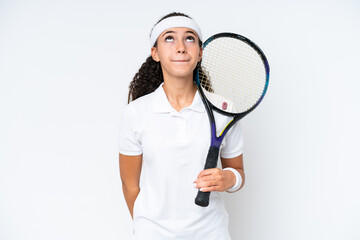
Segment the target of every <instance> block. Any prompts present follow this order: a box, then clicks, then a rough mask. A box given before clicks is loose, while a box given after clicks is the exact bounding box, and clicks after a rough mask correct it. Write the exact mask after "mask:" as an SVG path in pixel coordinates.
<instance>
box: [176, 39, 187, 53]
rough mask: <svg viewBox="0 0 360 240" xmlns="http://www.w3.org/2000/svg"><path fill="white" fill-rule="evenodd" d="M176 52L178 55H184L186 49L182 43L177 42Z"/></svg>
mask: <svg viewBox="0 0 360 240" xmlns="http://www.w3.org/2000/svg"><path fill="white" fill-rule="evenodd" d="M176 52H177V53H180V54H184V53H185V52H186V47H185V44H184V43H183V41H179V42H178V44H177V46H176Z"/></svg>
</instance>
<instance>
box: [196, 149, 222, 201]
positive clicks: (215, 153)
mask: <svg viewBox="0 0 360 240" xmlns="http://www.w3.org/2000/svg"><path fill="white" fill-rule="evenodd" d="M219 151H220V149H219V148H218V147H213V146H210V148H209V152H208V155H207V157H206V162H205V168H204V169H209V168H216V166H217V161H218V157H219ZM209 198H210V192H201V191H200V190H199V191H198V193H197V196H196V198H195V204H196V205H198V206H201V207H207V206H208V205H209Z"/></svg>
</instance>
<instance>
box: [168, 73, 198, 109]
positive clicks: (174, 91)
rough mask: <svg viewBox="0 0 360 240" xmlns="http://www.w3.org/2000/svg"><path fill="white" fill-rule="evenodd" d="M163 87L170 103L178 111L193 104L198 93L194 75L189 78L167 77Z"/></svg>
mask: <svg viewBox="0 0 360 240" xmlns="http://www.w3.org/2000/svg"><path fill="white" fill-rule="evenodd" d="M163 89H164V91H165V94H166V97H167V99H168V101H169V103H170V104H171V106H172V107H173V108H174V109H175V110H176V111H178V112H179V111H180V110H181V109H183V108H184V107H188V106H190V105H191V104H192V102H193V100H194V96H195V93H196V86H195V84H194V82H193V79H192V76H191V78H189V79H173V78H166V79H164V85H163Z"/></svg>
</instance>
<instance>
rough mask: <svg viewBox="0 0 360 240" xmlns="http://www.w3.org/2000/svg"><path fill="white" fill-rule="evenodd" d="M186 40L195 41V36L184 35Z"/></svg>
mask: <svg viewBox="0 0 360 240" xmlns="http://www.w3.org/2000/svg"><path fill="white" fill-rule="evenodd" d="M186 41H188V42H194V41H195V38H194V37H193V36H187V37H186Z"/></svg>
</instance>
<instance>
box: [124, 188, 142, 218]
mask: <svg viewBox="0 0 360 240" xmlns="http://www.w3.org/2000/svg"><path fill="white" fill-rule="evenodd" d="M122 189H123V193H124V197H125V201H126V204H127V206H128V209H129V212H130V215H131V217H132V218H134V216H133V210H134V203H135V200H136V198H137V196H138V194H139V192H140V187H139V186H137V187H127V186H126V185H125V184H124V183H123V185H122Z"/></svg>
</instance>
